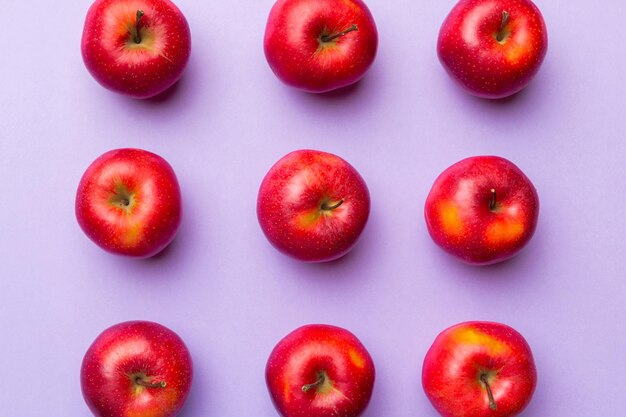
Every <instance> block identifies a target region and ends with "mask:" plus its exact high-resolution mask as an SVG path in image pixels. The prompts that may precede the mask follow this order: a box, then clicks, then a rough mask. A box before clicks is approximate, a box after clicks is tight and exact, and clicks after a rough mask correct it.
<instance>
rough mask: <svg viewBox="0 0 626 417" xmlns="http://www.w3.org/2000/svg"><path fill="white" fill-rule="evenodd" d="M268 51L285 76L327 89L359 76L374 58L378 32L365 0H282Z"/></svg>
mask: <svg viewBox="0 0 626 417" xmlns="http://www.w3.org/2000/svg"><path fill="white" fill-rule="evenodd" d="M264 47H265V57H266V58H267V62H268V63H269V65H270V67H271V68H272V71H274V74H276V76H277V77H278V78H280V80H281V81H283V82H284V83H285V84H287V85H290V86H292V87H296V88H299V89H301V90H304V91H308V92H312V93H323V92H327V91H331V90H335V89H337V88H341V87H345V86H347V85H350V84H353V83H355V82H357V81H359V80H360V79H361V78H362V77H363V75H365V72H366V71H367V70H368V68H369V67H370V66H371V65H372V62H374V57H375V56H376V48H377V47H378V32H377V30H376V24H375V23H374V19H373V17H372V15H371V13H370V11H369V10H368V8H367V6H366V5H365V3H363V2H362V1H361V0H278V1H277V2H276V3H275V4H274V7H272V10H271V12H270V15H269V18H268V20H267V26H266V29H265V41H264Z"/></svg>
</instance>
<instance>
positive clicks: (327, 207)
mask: <svg viewBox="0 0 626 417" xmlns="http://www.w3.org/2000/svg"><path fill="white" fill-rule="evenodd" d="M342 204H343V198H342V199H341V200H339V201H338V202H336V203H335V204H328V201H324V202H323V203H322V205H321V206H320V208H321V209H322V210H325V211H330V210H334V209H336V208H337V207H339V206H340V205H342Z"/></svg>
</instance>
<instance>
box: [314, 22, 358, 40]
mask: <svg viewBox="0 0 626 417" xmlns="http://www.w3.org/2000/svg"><path fill="white" fill-rule="evenodd" d="M354 30H359V28H358V27H357V25H352V26H350V27H349V28H348V29H346V30H344V31H342V32H339V33H335V34H334V35H322V37H321V38H320V39H321V40H322V42H330V41H332V40H333V39H337V38H338V37H340V36H343V35H345V34H346V33H350V32H352V31H354Z"/></svg>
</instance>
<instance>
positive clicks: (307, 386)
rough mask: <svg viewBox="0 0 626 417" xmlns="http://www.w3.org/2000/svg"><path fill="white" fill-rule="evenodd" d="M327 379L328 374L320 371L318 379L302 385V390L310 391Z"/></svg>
mask: <svg viewBox="0 0 626 417" xmlns="http://www.w3.org/2000/svg"><path fill="white" fill-rule="evenodd" d="M324 381H326V374H325V373H324V372H320V373H319V374H318V377H317V381H315V382H313V383H312V384H304V385H303V386H302V392H308V391H309V390H310V389H311V388H316V387H319V386H320V385H322V384H323V383H324Z"/></svg>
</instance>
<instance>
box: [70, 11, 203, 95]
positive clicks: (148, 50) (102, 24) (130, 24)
mask: <svg viewBox="0 0 626 417" xmlns="http://www.w3.org/2000/svg"><path fill="white" fill-rule="evenodd" d="M81 50H82V54H83V60H84V62H85V65H86V66H87V69H88V70H89V72H90V73H91V75H92V76H93V77H94V78H95V79H96V81H98V82H99V83H100V84H102V85H103V86H104V87H106V88H108V89H109V90H112V91H115V92H117V93H121V94H125V95H127V96H130V97H134V98H148V97H153V96H155V95H157V94H159V93H161V92H163V91H165V90H166V89H167V88H169V87H170V86H171V85H172V84H174V83H175V82H176V81H178V79H179V78H180V77H181V75H182V73H183V70H184V69H185V67H186V66H187V61H188V60H189V54H190V52H191V34H190V32H189V25H188V24H187V20H185V16H183V14H182V13H181V11H180V10H179V9H178V8H177V7H176V5H174V3H172V2H171V1H169V0H96V1H95V2H94V3H93V4H92V5H91V7H90V8H89V11H88V12H87V18H86V19H85V26H84V29H83V38H82V42H81Z"/></svg>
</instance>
